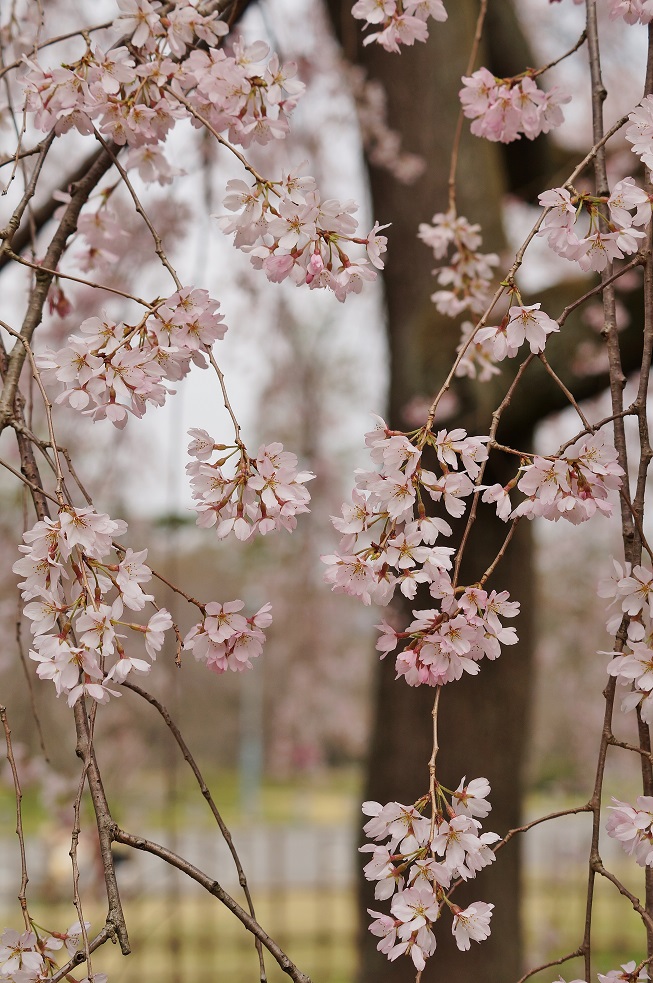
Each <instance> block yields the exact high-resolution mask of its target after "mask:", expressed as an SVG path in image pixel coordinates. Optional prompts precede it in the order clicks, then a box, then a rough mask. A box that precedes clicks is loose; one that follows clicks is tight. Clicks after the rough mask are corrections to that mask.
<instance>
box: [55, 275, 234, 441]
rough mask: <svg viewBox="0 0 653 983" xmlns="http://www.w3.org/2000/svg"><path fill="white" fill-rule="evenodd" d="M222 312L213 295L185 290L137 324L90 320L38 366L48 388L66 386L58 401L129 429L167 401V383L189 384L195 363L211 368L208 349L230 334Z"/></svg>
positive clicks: (177, 293) (202, 291)
mask: <svg viewBox="0 0 653 983" xmlns="http://www.w3.org/2000/svg"><path fill="white" fill-rule="evenodd" d="M218 307H219V304H218V302H217V301H215V300H212V299H211V297H209V295H208V293H207V292H206V290H199V289H196V288H193V287H184V288H183V289H181V290H179V291H178V292H176V293H174V294H173V295H172V296H171V297H168V299H167V300H164V301H163V302H161V303H159V304H158V305H157V306H155V307H153V308H152V309H151V310H150V311H149V312H148V313H147V314H146V315H145V317H144V318H143V319H142V320H141V321H140V322H139V323H138V324H136V325H128V324H123V323H118V324H115V323H114V322H113V321H111V320H102V319H101V318H99V317H92V318H88V319H87V320H86V321H83V322H82V324H81V325H80V329H79V330H80V334H73V335H71V336H70V338H69V339H68V344H67V345H65V346H64V347H63V348H60V349H59V350H58V351H51V350H50V349H47V350H46V351H45V352H44V353H43V354H40V355H37V357H36V362H37V365H38V366H39V368H40V369H41V371H42V376H43V381H44V382H45V384H46V385H48V384H56V383H57V382H59V383H63V385H64V391H63V392H62V393H61V394H60V395H59V396H58V397H57V399H56V402H57V403H67V404H68V405H69V406H71V407H72V408H73V409H75V410H79V411H80V412H82V413H85V414H87V415H90V416H91V417H92V418H93V420H99V419H104V418H105V417H106V418H107V419H109V420H111V422H112V423H113V424H114V425H115V426H117V427H124V425H125V423H126V422H127V418H128V415H129V413H132V414H133V415H134V416H136V417H142V416H143V414H144V413H145V410H146V409H147V404H148V403H153V404H155V405H157V406H161V405H162V404H163V403H164V402H165V400H166V397H167V396H168V394H169V392H170V390H169V389H168V388H167V387H166V386H165V384H164V380H173V381H178V380H179V379H183V378H184V376H186V375H187V374H188V372H189V371H190V367H191V363H194V364H196V365H199V366H201V367H203V368H204V367H205V366H206V364H207V363H206V356H205V352H206V351H207V349H209V348H210V347H211V345H213V343H214V342H215V341H216V340H218V339H221V338H223V337H224V335H225V333H226V331H227V326H226V324H224V323H223V321H224V319H223V317H222V315H221V314H218V313H216V311H217V308H218ZM173 391H174V390H173Z"/></svg>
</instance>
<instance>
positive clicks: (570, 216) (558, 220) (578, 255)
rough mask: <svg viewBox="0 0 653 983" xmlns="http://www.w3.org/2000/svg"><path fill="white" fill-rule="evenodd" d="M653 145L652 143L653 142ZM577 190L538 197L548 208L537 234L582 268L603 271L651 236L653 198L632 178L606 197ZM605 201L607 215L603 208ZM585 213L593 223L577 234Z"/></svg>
mask: <svg viewBox="0 0 653 983" xmlns="http://www.w3.org/2000/svg"><path fill="white" fill-rule="evenodd" d="M651 105H653V99H652V100H651ZM628 132H629V133H631V132H632V131H631V130H629V131H628ZM651 137H653V118H652V122H651ZM650 146H651V147H652V148H653V143H652V144H651V145H650ZM572 192H573V189H572V191H569V190H568V189H567V188H553V189H552V190H551V191H545V192H544V193H543V194H541V195H540V196H539V201H540V204H541V205H542V207H543V208H546V209H547V211H546V213H545V215H544V220H543V223H542V227H541V229H540V230H539V232H538V233H537V234H538V236H543V237H544V238H546V241H547V243H548V245H549V247H550V248H551V249H553V251H554V252H556V253H557V254H558V255H559V256H563V257H564V258H565V259H568V260H571V261H573V262H576V263H578V265H579V266H580V268H581V269H582V270H585V271H588V270H596V271H598V272H600V271H601V270H604V269H605V268H606V266H607V265H608V263H611V262H612V261H613V260H615V259H623V257H624V256H625V255H629V254H630V253H635V252H637V250H638V249H639V245H640V243H641V241H642V240H643V239H645V236H646V234H645V232H644V231H643V227H644V226H646V225H648V223H649V221H650V219H651V201H650V199H649V196H648V195H647V194H646V192H645V191H643V190H642V189H641V188H638V187H637V185H636V184H635V181H634V180H633V178H632V177H626V178H624V179H623V180H622V181H618V182H617V184H615V186H614V188H613V189H612V193H611V195H610V196H609V198H607V199H606V198H597V197H594V196H593V195H589V194H578V193H576V192H573V193H572ZM605 205H607V208H608V215H606V214H605V213H604V208H605ZM602 206H603V207H602ZM633 210H634V212H635V214H634V215H633V214H631V213H632V212H633ZM583 214H584V215H585V216H586V217H587V219H588V227H587V228H586V229H585V234H584V235H578V234H577V233H576V231H575V226H576V222H577V221H578V219H579V217H580V216H581V215H583Z"/></svg>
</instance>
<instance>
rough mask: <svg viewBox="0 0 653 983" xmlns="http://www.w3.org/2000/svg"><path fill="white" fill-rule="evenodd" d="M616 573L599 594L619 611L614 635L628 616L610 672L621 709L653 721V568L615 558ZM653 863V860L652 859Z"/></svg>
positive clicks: (611, 627) (610, 623) (612, 624)
mask: <svg viewBox="0 0 653 983" xmlns="http://www.w3.org/2000/svg"><path fill="white" fill-rule="evenodd" d="M613 563H614V574H613V576H612V577H607V578H605V579H604V580H601V581H600V582H599V587H598V594H599V597H604V598H606V599H608V598H609V599H610V600H611V604H610V607H615V608H616V610H615V611H614V612H613V614H612V615H611V616H610V618H609V619H608V622H607V625H606V627H607V630H608V631H609V632H610V634H611V635H615V634H616V633H617V631H618V630H619V627H620V625H621V621H622V619H623V618H624V617H625V618H627V619H628V628H627V646H628V651H627V652H623V651H621V652H604V653H601V654H603V655H612V656H613V658H612V660H611V661H610V662H609V663H608V666H607V671H608V673H609V674H610V675H611V676H615V677H616V679H617V682H618V683H619V684H620V685H621V686H623V687H625V690H624V694H623V699H622V703H621V709H622V710H624V711H629V710H634V709H635V707H639V709H640V712H641V715H642V719H643V720H645V721H646V723H652V722H653V623H652V621H651V616H652V614H653V571H651V570H649V569H648V567H645V566H641V565H636V566H634V567H631V565H630V564H629V563H626V564H624V566H623V567H622V566H621V564H620V563H617V561H616V560H614V561H613ZM652 862H653V861H652Z"/></svg>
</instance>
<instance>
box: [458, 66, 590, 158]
mask: <svg viewBox="0 0 653 983" xmlns="http://www.w3.org/2000/svg"><path fill="white" fill-rule="evenodd" d="M462 81H463V88H462V89H461V90H460V93H459V94H460V101H461V103H462V107H463V112H464V114H465V116H467V117H468V119H471V120H472V121H473V122H472V125H471V131H472V133H473V134H475V136H479V137H484V138H485V139H486V140H492V141H495V142H496V141H501V142H502V143H511V142H512V141H513V140H518V139H519V138H520V136H521V135H522V134H524V136H526V137H527V138H528V139H529V140H534V139H535V137H537V136H539V134H540V133H548V132H549V130H552V129H553V128H554V127H556V126H560V124H561V123H563V122H564V116H563V114H562V110H561V108H560V107H561V106H562V105H564V103H567V102H569V101H570V100H571V96H570V95H567V94H566V93H564V92H562V91H561V90H560V89H559V88H558V86H554V87H553V89H551V90H550V91H549V92H544V91H543V90H542V89H538V87H537V85H536V83H535V81H534V79H533V77H532V75H529V74H528V73H527V74H525V75H523V76H517V77H516V78H505V79H500V78H495V76H494V75H492V74H491V72H489V71H488V70H487V68H480V69H478V71H476V72H474V73H473V75H470V76H468V77H465V76H463V79H462Z"/></svg>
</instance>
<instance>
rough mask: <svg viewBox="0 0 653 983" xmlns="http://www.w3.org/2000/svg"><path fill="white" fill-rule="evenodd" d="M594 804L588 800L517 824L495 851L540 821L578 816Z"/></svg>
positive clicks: (494, 848)
mask: <svg viewBox="0 0 653 983" xmlns="http://www.w3.org/2000/svg"><path fill="white" fill-rule="evenodd" d="M591 811H592V806H591V804H590V803H589V802H586V803H585V805H582V806H572V807H571V808H570V809H561V810H560V811H559V812H549V813H548V814H547V815H546V816H539V817H538V818H537V819H533V820H531V822H530V823H526V824H525V825H524V826H517V827H516V828H515V829H509V830H508V832H507V833H506V835H505V836H504V837H503V839H502V840H500V841H499V843H497V844H496V846H494V847H492V849H493V851H494V852H495V853H496V852H497V850H500V849H501V848H502V847H504V846H505V845H506V843H509V842H510V840H511V839H512V838H513V836H516V835H517V833H527V832H528V830H529V829H533V827H534V826H539V825H540V823H546V822H548V821H549V820H550V819H560V818H561V816H576V815H578V813H580V812H591Z"/></svg>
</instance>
